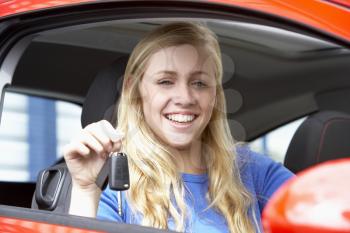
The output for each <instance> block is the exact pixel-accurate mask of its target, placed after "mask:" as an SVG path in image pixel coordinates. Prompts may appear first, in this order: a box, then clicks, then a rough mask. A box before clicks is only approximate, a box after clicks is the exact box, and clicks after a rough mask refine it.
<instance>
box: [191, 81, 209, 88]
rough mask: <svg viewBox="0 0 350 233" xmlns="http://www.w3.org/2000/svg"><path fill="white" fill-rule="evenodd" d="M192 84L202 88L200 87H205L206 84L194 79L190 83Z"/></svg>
mask: <svg viewBox="0 0 350 233" xmlns="http://www.w3.org/2000/svg"><path fill="white" fill-rule="evenodd" d="M192 85H193V86H195V87H197V88H202V87H206V86H207V85H206V84H205V83H204V82H202V81H196V82H193V83H192Z"/></svg>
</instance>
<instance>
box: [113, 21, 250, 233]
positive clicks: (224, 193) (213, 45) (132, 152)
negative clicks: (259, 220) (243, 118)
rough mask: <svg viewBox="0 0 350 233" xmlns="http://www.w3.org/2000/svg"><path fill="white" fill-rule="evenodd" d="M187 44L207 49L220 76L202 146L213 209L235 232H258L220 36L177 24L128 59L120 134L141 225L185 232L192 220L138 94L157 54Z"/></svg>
mask: <svg viewBox="0 0 350 233" xmlns="http://www.w3.org/2000/svg"><path fill="white" fill-rule="evenodd" d="M183 44H190V45H193V46H194V47H195V48H197V49H198V50H199V49H204V50H205V51H206V52H207V54H208V55H210V56H211V57H212V58H213V62H214V65H215V71H216V72H215V79H216V84H217V85H216V103H215V106H214V109H213V113H212V117H211V119H210V121H209V123H208V125H207V127H206V129H205V130H204V132H203V134H202V145H204V146H206V149H209V150H207V153H206V155H204V156H205V158H204V159H205V161H206V164H207V171H208V177H209V178H208V179H209V180H208V182H209V189H208V195H207V198H208V201H209V203H210V205H209V207H211V208H214V209H216V210H217V211H219V212H220V213H221V214H222V215H223V216H224V217H225V219H226V221H227V224H228V227H229V229H230V232H232V233H233V232H235V233H237V232H255V227H254V224H253V223H252V221H251V219H250V218H249V214H248V212H249V209H250V208H251V206H252V197H251V195H250V194H249V192H248V191H247V190H246V189H245V187H244V185H243V184H242V182H241V179H240V174H239V171H238V168H237V165H236V152H235V150H234V148H235V146H234V141H233V139H232V136H231V132H230V129H229V125H228V122H227V119H226V103H225V97H224V91H223V88H222V85H221V79H222V63H221V52H220V48H219V44H218V42H217V38H216V35H215V34H214V33H213V32H212V31H210V30H209V29H208V28H207V27H205V26H203V25H201V24H199V23H186V22H177V23H171V24H167V25H164V26H161V27H159V28H157V29H156V30H154V31H152V32H151V33H150V34H148V35H147V36H146V37H145V38H143V39H142V40H141V41H140V42H139V43H138V45H137V46H136V47H135V49H134V50H133V52H132V54H131V56H130V58H129V62H128V65H127V67H126V71H125V75H124V83H123V89H122V96H121V99H120V102H119V107H118V128H119V129H121V130H122V131H123V132H127V133H126V137H125V140H124V142H123V150H124V151H125V152H126V153H127V154H128V156H129V169H130V183H131V187H130V190H128V192H127V198H128V202H129V204H130V205H131V207H132V208H133V210H134V211H135V213H136V212H137V213H139V214H141V216H142V222H141V224H142V225H145V226H152V227H156V228H161V229H167V228H168V219H169V218H172V219H173V220H174V223H175V226H176V229H175V230H177V231H184V229H185V227H186V220H187V218H188V217H190V216H189V215H188V211H187V209H186V208H187V207H186V204H185V201H184V194H185V189H184V185H183V182H182V178H181V174H179V171H178V169H177V167H176V164H175V158H174V156H173V155H172V154H171V153H170V150H169V149H168V148H167V145H164V144H162V143H161V142H160V141H159V140H158V139H157V137H156V136H155V135H154V133H153V132H152V130H151V129H150V128H149V126H148V125H147V123H146V122H145V120H144V116H143V111H142V100H141V95H140V93H139V88H138V87H139V83H140V81H141V79H142V76H143V73H144V72H145V70H146V68H147V63H148V61H149V59H150V57H151V56H152V55H153V54H154V53H156V52H157V51H159V50H160V49H162V48H167V47H170V46H177V45H183ZM209 165H210V166H209ZM209 207H208V208H209ZM253 212H254V211H253Z"/></svg>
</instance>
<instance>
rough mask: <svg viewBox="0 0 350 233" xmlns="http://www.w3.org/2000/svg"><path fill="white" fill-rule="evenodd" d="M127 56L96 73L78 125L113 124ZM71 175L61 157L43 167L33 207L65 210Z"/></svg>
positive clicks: (68, 196)
mask: <svg viewBox="0 0 350 233" xmlns="http://www.w3.org/2000/svg"><path fill="white" fill-rule="evenodd" d="M127 61H128V57H127V56H122V57H119V58H118V59H117V60H115V61H114V62H113V63H112V64H110V65H108V66H107V67H105V68H104V69H102V70H101V71H100V72H98V73H97V75H96V77H95V79H94V81H93V83H92V84H91V85H90V88H89V90H88V93H87V95H86V97H85V100H84V104H83V108H82V114H81V125H82V127H83V128H84V127H85V126H87V125H88V124H90V123H93V122H96V121H99V120H102V119H105V120H108V121H109V122H111V124H112V125H113V126H115V122H116V114H114V113H115V110H116V109H115V103H116V102H117V100H118V98H119V96H120V93H121V87H122V83H123V82H122V80H123V75H124V72H125V68H126V64H127ZM71 181H72V180H71V177H70V174H69V172H68V168H67V166H66V164H65V162H64V159H63V158H62V159H61V160H60V161H58V162H57V163H56V164H55V165H53V166H52V167H49V168H46V169H44V170H42V171H41V172H40V173H39V175H38V179H37V183H36V189H35V192H34V196H33V199H32V209H42V210H50V211H53V212H58V213H68V211H69V205H70V202H69V201H70V194H71Z"/></svg>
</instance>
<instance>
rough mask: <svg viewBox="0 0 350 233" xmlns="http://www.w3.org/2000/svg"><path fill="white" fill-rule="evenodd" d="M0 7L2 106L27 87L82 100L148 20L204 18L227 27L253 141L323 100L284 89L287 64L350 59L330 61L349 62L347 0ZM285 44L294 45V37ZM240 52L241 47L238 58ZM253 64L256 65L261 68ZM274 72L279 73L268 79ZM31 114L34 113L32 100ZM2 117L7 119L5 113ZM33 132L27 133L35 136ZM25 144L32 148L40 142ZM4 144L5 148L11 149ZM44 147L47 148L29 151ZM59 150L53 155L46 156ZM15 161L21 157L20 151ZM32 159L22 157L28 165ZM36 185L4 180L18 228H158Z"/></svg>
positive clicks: (230, 88)
mask: <svg viewBox="0 0 350 233" xmlns="http://www.w3.org/2000/svg"><path fill="white" fill-rule="evenodd" d="M0 9H1V15H2V18H1V19H0V20H1V21H0V63H1V64H0V65H1V68H0V86H1V96H2V102H1V103H2V104H1V105H0V106H5V105H3V103H4V100H5V96H8V93H10V95H11V94H13V93H17V94H18V93H19V94H22V95H24V96H25V98H26V100H25V101H27V99H30V98H39V97H40V98H44V99H45V100H54V101H63V102H65V103H70V104H73V105H74V106H76V107H81V106H82V105H83V101H84V98H85V95H86V93H87V91H88V88H89V86H90V84H91V83H92V82H93V80H94V75H95V74H96V73H97V72H98V71H99V70H101V69H103V67H104V65H106V64H109V63H112V62H113V61H114V59H115V58H116V57H117V56H119V55H122V54H128V53H130V50H131V49H132V47H133V46H134V45H135V43H136V42H137V41H138V40H139V39H140V38H141V37H142V35H144V34H145V33H146V32H147V31H148V30H150V28H152V27H153V26H155V25H158V24H161V23H163V22H167V21H171V20H202V21H205V22H206V23H207V24H208V25H209V26H211V27H212V28H213V29H216V30H217V33H219V34H220V39H221V42H222V44H223V48H224V49H225V48H226V49H227V51H225V50H224V53H223V55H224V56H223V59H224V63H225V64H226V67H227V73H228V75H229V78H228V80H226V81H227V83H226V85H227V98H228V102H229V103H232V106H231V107H230V106H229V111H230V112H229V114H228V117H229V118H230V119H231V121H230V122H231V127H232V131H233V132H234V134H235V135H234V136H235V138H236V139H237V140H242V141H251V140H253V139H255V138H257V137H258V136H260V135H262V134H264V133H266V132H269V131H271V130H272V129H274V128H276V127H277V126H280V125H283V124H285V123H287V122H289V121H291V120H294V119H297V118H299V117H301V116H304V115H307V114H309V113H312V112H314V111H317V110H318V104H317V101H315V99H314V97H313V95H312V94H309V90H305V89H303V88H301V89H298V90H299V92H297V94H298V95H295V96H294V97H293V98H292V97H291V94H289V95H288V94H286V93H288V92H287V91H283V90H287V89H283V88H286V87H285V82H286V81H285V80H283V81H278V80H277V81H276V79H275V78H276V77H278V76H279V75H280V74H282V75H284V74H287V73H288V70H289V69H290V68H291V67H293V64H295V63H293V62H296V60H298V59H305V63H307V62H309V63H308V64H309V66H306V68H311V67H312V64H311V63H313V62H314V61H316V60H317V59H318V58H319V57H322V56H334V59H343V60H341V62H343V63H344V64H340V63H339V64H340V65H339V66H338V65H336V61H335V60H334V62H333V63H332V64H334V66H333V67H332V69H339V70H341V71H348V70H347V69H346V63H345V62H346V61H348V60H345V59H348V51H347V50H348V49H349V48H350V44H349V43H350V42H349V41H350V29H349V26H348V24H347V22H349V21H350V13H349V6H348V5H347V3H345V4H340V1H323V2H319V1H312V2H311V1H310V2H309V3H298V2H295V1H285V2H284V3H280V2H278V1H256V2H247V3H244V2H240V1H237V2H235V1H225V2H223V1H166V2H163V1H75V2H74V4H72V2H70V3H69V4H66V3H62V2H59V1H55V2H54V1H38V2H36V3H35V2H32V3H28V4H27V5H26V4H24V3H23V2H22V3H21V2H20V1H19V2H4V3H1V4H0ZM114 24H116V25H117V26H113V25H114ZM84 33H85V34H84ZM102 35H103V36H102ZM232 35H234V36H232ZM231 37H232V38H231ZM112 39H113V40H115V41H117V43H116V44H115V43H114V42H113V41H111V40H112ZM288 40H290V41H288ZM232 41H234V42H232ZM279 42H280V43H279ZM288 44H290V45H295V46H289V47H288ZM233 48H235V49H236V50H233ZM234 52H236V54H239V55H240V57H237V58H236V59H234V60H232V57H234V56H235V55H234V54H235V53H234ZM305 54H306V55H305ZM293 56H297V57H296V58H295V57H294V58H293ZM265 58H266V59H265ZM288 59H290V60H288ZM293 59H294V60H293ZM307 59H310V60H307ZM312 59H315V60H312ZM249 61H254V62H251V63H250V62H249ZM264 61H266V62H265V63H264ZM273 62H275V63H273ZM225 64H224V65H225ZM271 64H280V65H281V67H282V66H283V65H284V64H285V66H283V69H282V68H281V69H280V70H276V72H275V73H268V71H271V70H273V68H275V67H276V66H273V65H271ZM337 64H338V63H337ZM318 65H319V64H318ZM230 68H231V70H230ZM233 69H234V71H233ZM343 69H344V70H343ZM242 70H243V71H244V72H243V71H242ZM254 70H257V71H255V73H254ZM306 70H307V69H306ZM231 71H232V72H236V73H235V74H237V76H236V77H238V78H233V79H231V77H232V73H230V72H231ZM249 71H251V72H249ZM260 71H261V72H260ZM277 71H278V72H281V73H278V72H277ZM302 71H303V70H300V71H299V72H302ZM326 71H329V70H328V69H327V70H326ZM240 72H242V73H240ZM265 72H266V73H265ZM325 73H326V72H325ZM257 74H259V77H260V74H261V76H263V77H265V76H266V80H265V81H264V82H261V81H259V80H257V81H254V77H256V76H257ZM264 74H265V76H264ZM267 74H268V75H267ZM270 75H271V77H273V78H271V79H268V77H269V76H270ZM244 77H247V78H244ZM340 79H341V80H342V79H344V77H343V76H342V77H339V78H338V80H340ZM252 80H253V81H252ZM286 80H287V83H288V84H293V83H294V81H293V80H292V79H291V77H288V79H286ZM300 84H303V81H302V79H301V80H299V81H298V83H297V84H294V86H300ZM327 85H328V84H325V85H324V86H323V87H322V88H326V86H327ZM343 85H347V84H346V83H345V84H344V83H339V85H336V84H334V88H335V89H337V88H340V87H342V86H343ZM271 87H275V88H274V89H277V90H278V89H279V90H282V91H277V92H275V91H273V89H271V92H270V91H268V92H269V95H266V93H264V92H265V91H264V90H270V89H268V88H271ZM310 88H311V87H310ZM310 90H312V91H315V90H313V89H310ZM237 100H238V102H236V101H237ZM276 100H280V101H279V102H278V101H276ZM335 101H336V100H335ZM39 102H40V101H39ZM31 103H32V102H31ZM33 103H36V102H35V101H34V102H33ZM233 103H234V104H233ZM40 106H43V105H40ZM45 106H52V104H47V105H45ZM55 106H57V105H56V103H55ZM235 106H236V107H235ZM237 106H239V107H237ZM4 109H5V108H3V109H2V110H1V111H2V112H3V111H4ZM36 111H38V110H31V112H36ZM48 112H49V111H48V110H47V111H46V113H48ZM53 112H55V111H53ZM3 114H5V113H3ZM26 114H27V115H26V116H28V119H32V118H31V115H30V110H28V113H26ZM68 114H71V113H68ZM52 117H53V118H48V119H58V116H57V115H53V116H52ZM39 121H40V120H39ZM41 123H43V121H42V122H41ZM2 124H6V123H4V121H2ZM43 125H44V126H45V125H46V126H50V129H52V127H53V125H54V124H53V123H52V122H51V123H50V120H48V121H47V122H46V123H45V124H43ZM10 131H11V130H10ZM18 131H20V129H19V130H18ZM52 131H54V132H56V131H55V130H51V132H52ZM32 133H33V132H32ZM28 135H29V134H28ZM30 135H32V134H30ZM55 135H56V134H55ZM44 136H45V134H44ZM33 137H34V136H28V138H29V139H33ZM3 138H4V139H6V140H7V139H9V138H10V136H9V135H7V134H4V136H3ZM43 138H44V139H45V141H39V142H37V143H38V144H45V145H51V144H49V143H48V141H47V140H48V139H49V138H50V137H49V136H47V137H43ZM29 139H28V141H30V140H29ZM57 140H58V137H56V138H54V139H52V141H53V142H56V141H57ZM33 141H35V140H33ZM33 143H35V142H33ZM28 147H30V148H34V147H35V144H29V146H28ZM57 148H58V149H56V148H54V147H53V146H52V147H49V148H48V149H52V150H49V152H43V151H42V150H41V149H40V152H39V149H38V150H37V151H33V152H31V153H28V155H27V156H28V158H29V160H47V161H48V163H47V164H43V165H41V166H42V167H41V168H44V167H45V166H50V165H51V164H53V163H54V162H55V159H59V158H60V155H61V151H60V149H59V147H57ZM0 153H1V156H7V153H6V151H5V150H3V151H1V152H0ZM40 153H41V154H43V156H44V157H40V159H38V158H39V157H32V156H38V155H39V154H40ZM52 154H54V156H53V157H49V156H50V155H52ZM45 156H47V157H45ZM49 158H50V159H49ZM53 158H54V159H53ZM29 160H28V161H29ZM18 161H21V162H23V159H21V158H19V159H18ZM28 164H29V163H23V164H22V165H21V166H22V167H24V169H28V166H29V165H28ZM4 166H7V165H4ZM38 170H40V168H37V170H36V171H38ZM34 173H35V172H34ZM34 188H35V179H34V180H30V181H29V180H23V181H20V182H18V181H1V182H0V189H1V190H2V192H1V194H0V201H1V204H2V206H1V207H0V216H1V218H0V221H1V224H2V227H3V228H4V229H11V231H12V232H23V231H24V230H28V232H35V231H43V232H45V231H47V230H43V229H50V230H49V231H54V230H62V231H73V229H75V228H77V229H84V231H87V230H91V231H108V232H109V231H114V232H124V231H134V232H153V231H156V230H154V229H149V228H143V227H139V226H132V225H123V224H116V223H111V222H108V223H107V222H102V221H98V220H92V219H86V218H82V217H71V216H67V215H64V214H55V213H47V212H44V211H39V210H31V209H29V207H30V203H31V200H32V195H33V191H34ZM19 193H20V194H21V195H19ZM14 206H17V207H14ZM23 207H25V208H23ZM14 219H17V220H16V221H14Z"/></svg>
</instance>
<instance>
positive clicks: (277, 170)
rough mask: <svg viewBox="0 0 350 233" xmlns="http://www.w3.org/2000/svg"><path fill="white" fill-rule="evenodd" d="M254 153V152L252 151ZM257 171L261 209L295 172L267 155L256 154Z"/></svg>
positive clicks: (256, 179)
mask: <svg viewBox="0 0 350 233" xmlns="http://www.w3.org/2000/svg"><path fill="white" fill-rule="evenodd" d="M252 153H254V152H252ZM255 159H256V166H257V173H256V177H255V181H257V185H256V187H257V192H258V194H259V197H260V200H259V201H260V206H261V210H262V209H263V208H264V207H265V205H266V203H267V201H268V200H269V199H270V197H271V196H272V194H274V193H275V192H276V190H277V189H278V188H279V187H281V186H282V185H283V184H284V183H285V182H286V181H287V180H289V179H290V178H291V177H293V176H294V174H293V173H292V172H291V171H289V170H288V169H287V168H286V167H284V166H283V165H282V164H281V163H277V162H275V161H273V160H272V159H271V158H269V157H268V156H266V155H259V154H258V155H256V156H255Z"/></svg>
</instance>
